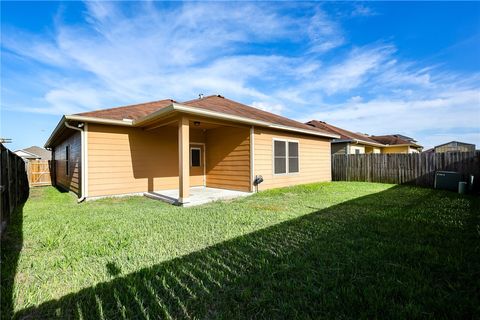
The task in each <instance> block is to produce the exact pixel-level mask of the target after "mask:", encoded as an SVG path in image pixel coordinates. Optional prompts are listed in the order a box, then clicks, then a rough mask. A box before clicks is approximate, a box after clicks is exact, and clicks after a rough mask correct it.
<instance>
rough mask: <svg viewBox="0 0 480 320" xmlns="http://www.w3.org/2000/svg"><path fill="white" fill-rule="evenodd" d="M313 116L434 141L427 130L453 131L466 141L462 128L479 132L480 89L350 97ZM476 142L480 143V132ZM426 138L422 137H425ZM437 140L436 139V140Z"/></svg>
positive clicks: (356, 128)
mask: <svg viewBox="0 0 480 320" xmlns="http://www.w3.org/2000/svg"><path fill="white" fill-rule="evenodd" d="M313 118H315V119H320V120H323V121H327V122H330V123H332V124H334V125H338V126H340V127H344V128H346V129H348V130H351V131H361V132H367V133H369V134H373V135H381V134H393V133H403V134H406V135H409V136H413V137H416V138H417V139H418V140H420V143H424V144H426V145H431V144H432V143H434V142H433V140H432V139H431V138H423V139H422V138H421V137H422V136H426V137H428V134H427V135H425V132H435V131H437V132H444V131H448V132H450V133H449V134H448V135H447V136H450V137H451V138H450V140H452V139H453V137H456V139H457V140H460V141H463V140H465V139H462V138H461V137H462V134H460V131H459V128H462V130H467V131H470V132H475V131H476V132H479V130H480V129H479V124H480V91H479V90H478V89H477V90H471V89H465V90H461V89H458V90H454V91H448V92H441V93H439V94H437V95H434V96H432V97H431V98H424V99H422V98H412V99H408V98H407V99H402V98H401V97H397V98H392V99H388V98H375V99H372V100H369V101H365V102H362V101H351V100H350V101H349V102H346V103H342V104H339V105H335V106H331V107H330V110H329V111H323V112H317V113H315V114H314V115H313ZM476 137H477V140H476V143H477V144H478V143H480V139H478V138H479V137H478V134H477V135H476ZM422 140H423V141H422ZM435 141H437V140H435Z"/></svg>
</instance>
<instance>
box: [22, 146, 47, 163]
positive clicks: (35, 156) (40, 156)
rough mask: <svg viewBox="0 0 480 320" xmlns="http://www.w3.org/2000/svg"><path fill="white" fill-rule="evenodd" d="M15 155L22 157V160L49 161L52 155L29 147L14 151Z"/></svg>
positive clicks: (40, 149)
mask: <svg viewBox="0 0 480 320" xmlns="http://www.w3.org/2000/svg"><path fill="white" fill-rule="evenodd" d="M15 153H16V154H17V155H18V156H19V157H22V158H23V160H25V161H29V160H51V158H52V153H51V152H50V151H48V150H46V149H44V148H41V147H37V146H31V147H29V148H25V149H20V150H17V151H15Z"/></svg>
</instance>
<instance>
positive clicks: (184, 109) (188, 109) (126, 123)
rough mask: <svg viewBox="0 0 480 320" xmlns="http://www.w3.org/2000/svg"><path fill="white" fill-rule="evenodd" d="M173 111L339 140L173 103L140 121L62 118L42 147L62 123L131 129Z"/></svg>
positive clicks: (48, 146) (80, 117)
mask: <svg viewBox="0 0 480 320" xmlns="http://www.w3.org/2000/svg"><path fill="white" fill-rule="evenodd" d="M174 111H178V112H183V113H188V114H194V115H200V116H206V117H210V118H215V119H220V120H228V121H233V122H238V123H244V124H249V125H256V126H261V127H267V128H271V129H280V130H285V131H291V132H298V133H304V134H309V135H314V136H320V137H326V138H331V139H338V138H340V136H339V135H336V134H330V133H323V132H317V131H313V130H308V129H300V128H295V127H290V126H284V125H280V124H275V123H271V122H267V121H261V120H254V119H250V118H245V117H240V116H233V115H229V114H225V113H222V112H215V111H210V110H204V109H200V108H195V107H191V106H187V105H183V104H180V103H176V102H174V103H172V104H171V105H169V106H167V107H165V108H162V109H160V110H157V111H155V112H153V113H151V114H149V115H146V116H145V117H143V118H140V119H137V120H131V121H127V120H126V119H125V120H114V119H104V118H96V117H86V116H78V115H66V116H63V117H62V118H61V119H60V121H59V122H58V124H57V126H56V127H55V129H54V130H53V132H52V134H51V135H50V137H49V138H48V140H47V142H46V143H45V145H44V147H45V148H50V147H51V146H52V145H51V143H52V141H53V139H54V138H55V135H56V134H57V132H58V131H59V130H60V129H61V128H62V126H63V125H64V123H65V122H66V121H68V120H71V121H79V122H87V123H98V124H110V125H119V126H127V127H131V126H133V127H139V126H142V125H144V124H146V123H147V122H149V121H152V120H155V119H157V118H160V117H163V116H166V115H168V114H170V113H172V112H174Z"/></svg>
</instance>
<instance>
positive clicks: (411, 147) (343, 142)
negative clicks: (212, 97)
mask: <svg viewBox="0 0 480 320" xmlns="http://www.w3.org/2000/svg"><path fill="white" fill-rule="evenodd" d="M306 124H308V125H310V126H312V127H315V128H318V129H322V130H325V131H328V132H330V133H334V134H338V135H339V136H340V138H338V139H333V140H332V142H331V144H332V154H333V155H342V154H365V153H367V154H368V153H416V152H421V151H422V146H421V145H419V144H417V143H416V142H417V141H415V140H414V139H412V138H410V137H406V136H403V135H399V134H396V135H385V136H370V135H367V134H362V133H357V132H352V131H348V130H345V129H342V128H339V127H336V126H334V125H332V124H329V123H326V122H324V121H318V120H311V121H309V122H307V123H306Z"/></svg>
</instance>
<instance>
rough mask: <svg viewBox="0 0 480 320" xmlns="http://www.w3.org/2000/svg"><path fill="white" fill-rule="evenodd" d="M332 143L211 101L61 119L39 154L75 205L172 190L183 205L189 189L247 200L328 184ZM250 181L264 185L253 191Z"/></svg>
mask: <svg viewBox="0 0 480 320" xmlns="http://www.w3.org/2000/svg"><path fill="white" fill-rule="evenodd" d="M333 138H338V136H337V135H335V134H332V133H329V132H326V131H324V130H321V129H316V128H312V127H310V126H308V125H305V124H302V123H299V122H296V121H293V120H290V119H287V118H284V117H280V116H278V115H275V114H271V113H268V112H265V111H261V110H258V109H255V108H252V107H249V106H246V105H243V104H240V103H238V102H235V101H232V100H228V99H225V98H224V97H222V96H210V97H205V98H202V99H196V100H192V101H188V102H184V103H182V104H180V103H177V102H175V101H173V100H161V101H157V102H151V103H145V104H139V105H133V106H126V107H119V108H113V109H105V110H99V111H93V112H87V113H82V114H76V115H69V116H64V117H63V118H62V120H61V121H60V122H59V124H58V125H57V127H56V129H55V130H54V132H53V133H52V135H51V136H50V138H49V140H48V141H47V143H46V147H47V148H51V150H52V151H53V154H54V159H55V171H56V179H55V182H56V184H57V185H59V186H61V187H62V188H65V189H67V190H71V191H73V192H75V193H76V194H78V195H79V197H80V200H83V199H85V198H87V199H88V198H97V197H105V196H116V195H130V194H143V193H146V192H154V191H160V190H171V189H178V191H179V199H178V201H179V202H180V203H183V202H187V201H188V197H189V190H190V187H194V186H204V187H209V188H221V189H229V190H238V191H247V192H252V191H254V190H255V187H258V189H259V190H265V189H269V188H276V187H283V186H290V185H296V184H303V183H310V182H317V181H330V180H331V175H330V172H331V171H330V141H331V139H333ZM67 153H68V154H67ZM67 163H68V171H67V169H66V166H67ZM257 176H262V177H263V182H262V183H260V184H259V185H258V186H255V183H254V182H255V178H256V177H257Z"/></svg>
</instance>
